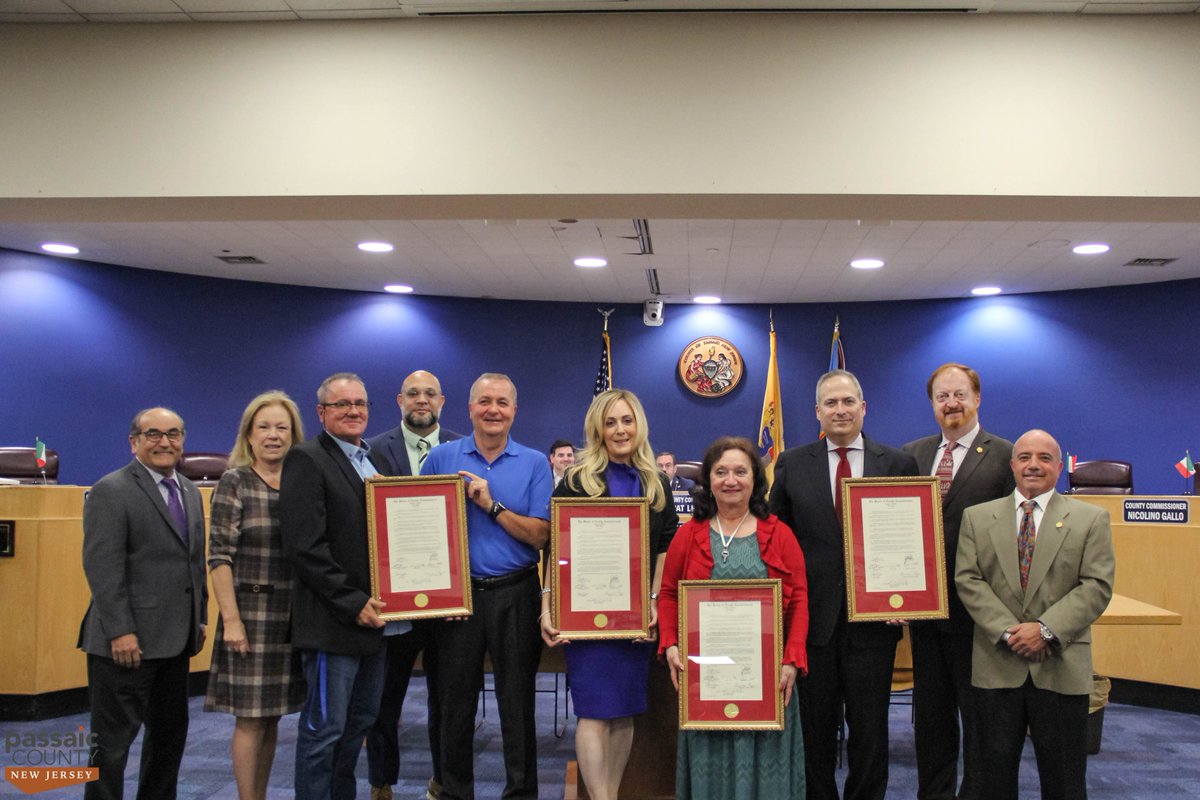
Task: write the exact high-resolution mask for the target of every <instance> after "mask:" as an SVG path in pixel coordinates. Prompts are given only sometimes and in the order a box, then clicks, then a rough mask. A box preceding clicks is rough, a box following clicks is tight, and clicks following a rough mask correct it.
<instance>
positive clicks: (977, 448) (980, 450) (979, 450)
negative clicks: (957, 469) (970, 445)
mask: <svg viewBox="0 0 1200 800" xmlns="http://www.w3.org/2000/svg"><path fill="white" fill-rule="evenodd" d="M975 452H976V453H982V452H983V447H982V446H980V447H976V448H975Z"/></svg>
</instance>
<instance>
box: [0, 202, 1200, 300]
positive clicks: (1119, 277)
mask: <svg viewBox="0 0 1200 800" xmlns="http://www.w3.org/2000/svg"><path fill="white" fill-rule="evenodd" d="M646 228H647V229H648V230H649V234H650V238H649V241H650V245H651V247H652V250H653V252H652V254H650V255H641V254H639V251H640V247H639V243H638V241H637V240H636V238H634V237H636V231H635V227H634V221H633V220H631V219H609V220H596V219H581V220H579V221H577V222H569V221H568V222H564V221H559V220H547V219H541V220H424V221H422V220H374V221H372V220H348V221H346V220H343V221H311V220H310V221H303V222H288V221H239V222H194V221H182V222H100V223H74V222H67V223H63V222H55V223H44V222H36V223H35V222H0V246H2V247H8V248H12V249H16V250H28V251H37V250H38V248H39V246H40V244H41V243H42V242H45V241H66V242H70V243H72V244H75V245H77V246H78V247H80V248H81V249H82V252H81V253H80V254H79V255H78V256H75V258H80V259H88V260H92V261H99V262H103V263H109V264H122V265H126V266H131V267H141V268H145V269H158V270H163V271H169V272H182V273H190V274H195V275H209V276H214V277H222V278H234V279H242V280H255V281H266V282H274V283H287V284H297V285H304V286H321V287H331V288H341V289H354V290H362V291H380V290H381V289H382V287H383V285H384V284H387V283H395V282H400V283H407V284H410V285H411V286H413V287H414V289H415V290H416V292H417V293H420V294H427V295H449V296H455V297H497V298H511V299H528V300H555V301H585V302H641V301H642V300H645V299H646V298H647V297H649V296H651V290H650V285H649V283H648V277H647V270H654V271H655V272H656V274H657V279H658V282H659V286H660V291H661V294H662V295H663V299H665V300H667V301H669V302H686V301H689V300H690V298H691V297H692V296H693V295H694V294H718V295H720V296H721V297H722V298H723V299H724V300H725V301H726V302H737V303H769V302H820V301H855V300H898V299H911V298H933V297H962V296H966V295H967V294H969V293H970V290H971V289H972V288H974V287H976V286H979V285H981V284H994V285H997V286H1000V287H1001V288H1002V289H1003V290H1004V291H1005V292H1006V293H1012V292H1037V291H1054V290H1061V289H1076V288H1085V287H1095V286H1112V285H1122V284H1134V283H1145V282H1155V281H1164V280H1176V279H1181V278H1197V277H1200V224H1194V223H1179V222H1173V223H1164V222H1123V223H1096V222H1009V221H975V222H964V221H904V220H891V221H888V220H874V221H856V220H778V219H741V220H731V219H713V220H704V219H685V220H680V219H650V220H647V221H646ZM364 240H384V241H388V242H390V243H392V244H393V245H395V248H396V249H395V250H394V251H393V252H391V253H386V254H371V253H364V252H361V251H360V250H358V249H357V247H356V245H357V243H358V242H360V241H364ZM1091 241H1103V242H1107V243H1108V244H1110V245H1111V246H1112V250H1111V251H1110V252H1108V253H1105V254H1103V255H1096V256H1080V255H1076V254H1074V253H1073V252H1072V251H1071V247H1072V246H1073V245H1075V244H1079V243H1083V242H1091ZM585 255H600V256H603V257H605V258H607V259H608V261H609V266H608V267H605V268H601V269H581V268H579V267H576V266H574V265H573V264H572V261H573V259H575V258H577V257H579V256H585ZM221 256H255V257H257V258H258V259H260V260H261V261H263V262H265V263H263V264H242V265H230V264H226V263H224V262H222V261H220V260H219V257H221ZM862 257H875V258H881V259H883V260H884V261H886V262H887V263H886V266H884V267H883V268H882V269H879V270H872V271H863V270H856V269H852V268H851V267H850V266H849V262H850V260H851V259H854V258H862ZM1137 258H1175V259H1178V260H1177V261H1175V262H1173V263H1171V264H1169V265H1167V266H1126V265H1127V264H1128V262H1130V261H1132V260H1134V259H1137Z"/></svg>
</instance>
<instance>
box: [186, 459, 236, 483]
mask: <svg viewBox="0 0 1200 800" xmlns="http://www.w3.org/2000/svg"><path fill="white" fill-rule="evenodd" d="M175 469H177V470H178V471H179V472H180V473H181V474H182V475H183V476H184V477H185V478H187V479H188V480H190V481H191V482H192V483H194V484H196V485H197V486H216V485H217V483H218V482H219V481H220V480H221V475H223V474H224V473H225V470H227V469H229V456H228V455H226V454H225V453H184V454H183V455H182V456H181V457H180V459H179V463H178V464H176V465H175Z"/></svg>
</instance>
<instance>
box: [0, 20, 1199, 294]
mask: <svg viewBox="0 0 1200 800" xmlns="http://www.w3.org/2000/svg"><path fill="white" fill-rule="evenodd" d="M678 9H686V10H713V9H720V10H733V11H738V10H747V11H749V10H751V9H754V10H764V9H767V10H771V9H776V10H781V11H807V10H907V11H924V12H939V11H940V12H958V11H969V12H973V13H1030V12H1034V13H1057V14H1091V13H1112V14H1125V13H1150V14H1161V13H1196V12H1197V10H1198V9H1200V2H1149V1H1148V0H1134V1H1133V2H1071V1H1069V0H1064V1H1062V2H1059V1H1058V0H849V1H847V0H623V1H619V0H618V1H609V0H595V1H593V0H553V1H550V2H520V1H518V0H405V1H404V2H400V0H0V23H5V22H8V23H21V22H66V23H88V22H130V23H135V22H201V21H210V22H221V21H255V20H264V21H267V20H305V19H361V18H386V17H397V18H399V17H415V16H429V15H438V14H462V13H472V14H475V13H478V14H516V13H526V12H555V13H561V12H585V13H594V12H602V11H621V12H629V11H665V10H678ZM285 213H286V212H285ZM629 213H630V214H631V215H632V214H633V213H637V212H634V211H632V209H631V210H630V211H629ZM827 213H828V212H827ZM328 214H329V216H330V218H329V219H321V218H320V217H321V216H322V215H321V211H320V209H319V208H318V209H317V210H316V212H315V213H311V214H307V215H306V216H305V218H304V219H303V220H302V221H288V220H286V219H281V218H280V215H279V214H278V213H273V214H260V215H258V216H257V218H250V216H245V215H243V216H239V215H237V214H230V215H229V216H231V217H233V219H227V220H218V221H212V220H211V217H206V218H205V219H204V220H203V221H201V220H199V219H187V218H186V217H184V218H181V217H177V216H176V217H171V218H170V221H147V222H128V221H114V220H113V219H112V218H111V217H105V216H103V215H101V216H100V217H99V219H101V220H102V221H90V222H78V221H70V219H71V218H70V217H69V216H68V217H66V218H64V216H62V215H57V216H55V217H54V218H55V219H56V220H57V221H54V222H43V221H29V220H28V219H16V220H13V219H0V247H6V248H11V249H16V250H27V251H31V252H33V251H38V248H39V246H40V244H41V243H42V242H45V241H65V242H70V243H72V244H75V245H77V246H79V247H80V248H81V249H82V252H81V253H80V254H79V255H78V256H74V258H79V259H87V260H93V261H99V262H104V263H110V264H120V265H125V266H131V267H139V268H145V269H157V270H163V271H170V272H181V273H190V274H196V275H209V276H214V277H223V278H234V279H243V280H256V281H267V282H276V283H287V284H297V285H307V286H320V287H330V288H342V289H353V290H362V291H379V290H380V289H381V288H382V286H383V285H384V284H386V283H396V282H400V283H406V284H410V285H412V286H413V287H414V289H415V290H416V292H418V293H420V294H427V295H448V296H457V297H497V298H519V299H530V300H555V301H586V302H640V301H642V300H644V299H646V298H647V297H649V296H651V291H652V290H651V283H650V276H649V275H648V271H653V275H654V277H656V278H657V281H658V286H659V291H660V293H661V295H662V296H663V298H664V299H666V300H668V301H678V302H686V301H688V300H689V299H690V298H691V297H692V296H693V295H695V294H718V295H720V296H721V297H723V298H724V300H725V301H726V302H740V303H767V302H819V301H854V300H896V299H910V298H932V297H961V296H964V295H967V294H968V293H969V292H970V290H971V289H972V288H974V287H976V286H979V285H983V284H991V285H996V286H1000V287H1001V288H1002V289H1003V290H1004V291H1005V292H1035V291H1053V290H1061V289H1074V288H1085V287H1094V286H1111V285H1122V284H1133V283H1144V282H1155V281H1164V280H1176V279H1181V278H1196V277H1200V223H1196V222H1191V221H1183V222H1180V221H1173V222H1155V221H1137V222H1130V221H1109V222H1097V221H1088V222H1079V221H1074V222H1067V221H1060V222H1056V221H1045V217H1046V215H1045V214H1044V213H1042V214H1037V215H1033V216H1037V217H1039V218H1040V219H1042V221H1036V222H1032V221H1013V220H1000V219H975V220H973V221H963V220H959V221H949V220H940V221H939V220H936V219H910V220H903V219H892V220H853V219H678V218H651V219H649V220H646V221H645V223H646V229H648V231H649V235H650V236H649V241H650V244H651V247H652V252H651V253H650V254H641V253H640V252H639V250H640V248H639V244H638V241H637V240H636V238H635V237H636V231H635V221H634V220H632V219H628V218H625V219H580V220H578V221H573V220H572V221H563V220H555V219H521V220H512V219H508V220H504V219H501V220H497V219H486V220H485V219H457V220H456V219H436V220H433V219H430V220H420V219H382V220H380V219H375V220H372V219H347V218H346V215H339V214H336V213H335V211H334V209H333V208H330V209H329V211H328ZM150 216H153V215H150ZM1185 217H1186V218H1189V219H1191V218H1195V219H1200V214H1197V215H1195V216H1194V217H1193V216H1192V215H1185ZM78 218H79V219H88V218H91V219H97V217H96V216H93V215H90V214H86V213H84V214H80V215H78ZM133 218H137V217H133ZM1089 218H1090V219H1098V218H1097V217H1095V216H1091V217H1089ZM1172 218H1173V219H1178V217H1172ZM64 219H66V221H64ZM1139 219H1143V220H1144V219H1145V218H1144V217H1139ZM363 240H384V241H388V242H391V243H392V244H394V245H395V248H396V249H395V250H394V251H393V252H391V253H387V254H368V253H363V252H361V251H359V250H358V249H357V248H356V247H355V245H356V244H357V243H358V242H360V241H363ZM1090 241H1103V242H1107V243H1109V244H1110V245H1112V250H1111V251H1110V252H1108V253H1106V254H1103V255H1098V256H1079V255H1075V254H1074V253H1072V252H1071V246H1073V245H1075V244H1079V243H1081V242H1090ZM583 255H601V256H603V257H605V258H607V259H608V261H609V266H608V267H605V268H602V269H590V270H587V269H580V268H577V267H575V266H573V265H572V263H571V262H572V260H573V259H574V258H576V257H578V256H583ZM221 256H254V257H257V258H258V259H259V260H261V261H263V262H265V263H263V264H240V265H230V264H226V263H224V262H222V261H220V260H219V258H220V257H221ZM860 257H876V258H881V259H883V260H885V261H886V262H887V264H886V266H885V267H883V268H882V269H880V270H874V271H869V272H867V271H860V270H854V269H851V268H850V267H849V261H850V260H851V259H853V258H860ZM1138 258H1152V259H1157V258H1167V259H1177V260H1175V261H1174V262H1173V263H1171V264H1169V265H1167V266H1127V264H1128V262H1130V261H1132V260H1134V259H1138Z"/></svg>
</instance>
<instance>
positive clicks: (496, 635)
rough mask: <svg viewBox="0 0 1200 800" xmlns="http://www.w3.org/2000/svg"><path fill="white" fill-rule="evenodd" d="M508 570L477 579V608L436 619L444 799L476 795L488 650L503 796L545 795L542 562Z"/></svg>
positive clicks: (464, 799) (462, 799) (466, 799)
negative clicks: (539, 687) (538, 707)
mask: <svg viewBox="0 0 1200 800" xmlns="http://www.w3.org/2000/svg"><path fill="white" fill-rule="evenodd" d="M508 577H509V576H504V577H503V578H497V579H492V580H491V582H486V581H485V582H481V581H474V580H473V581H472V590H473V594H474V605H475V609H474V614H473V615H472V616H470V617H467V618H466V619H464V620H461V621H439V622H436V623H434V625H433V631H434V651H435V656H434V657H435V660H436V662H437V696H438V705H439V707H440V711H441V737H440V738H441V767H442V797H443V798H444V800H471V798H473V797H474V796H475V763H474V740H475V713H476V711H477V709H478V707H479V692H480V690H481V689H482V688H483V657H484V654H485V653H486V654H487V655H490V656H491V659H492V671H493V678H494V680H495V686H496V705H497V706H498V707H499V711H500V733H501V736H502V737H503V741H504V772H505V786H504V793H503V795H502V797H504V798H530V800H532V799H533V798H536V797H537V796H538V775H537V735H536V730H535V728H534V688H535V681H536V678H537V666H538V659H539V658H540V657H541V651H542V638H541V634H540V631H539V628H538V613H539V610H540V608H541V599H540V595H539V589H540V586H539V584H538V579H537V570H536V569H535V568H530V569H528V570H521V571H520V572H519V573H515V574H514V575H513V576H511V582H505V578H508Z"/></svg>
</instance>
